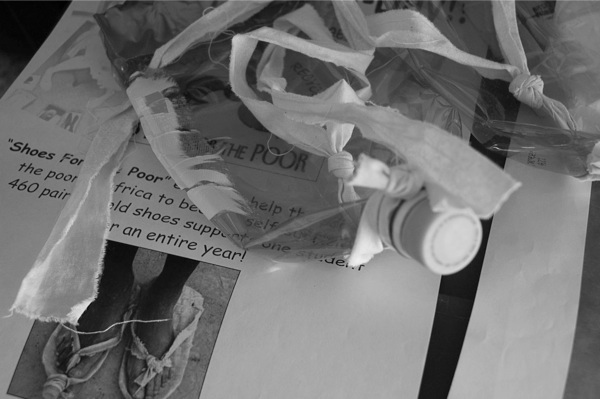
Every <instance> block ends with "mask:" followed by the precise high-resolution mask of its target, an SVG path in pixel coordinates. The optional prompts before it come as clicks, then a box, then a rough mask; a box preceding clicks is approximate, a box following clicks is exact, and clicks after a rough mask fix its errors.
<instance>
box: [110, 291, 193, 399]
mask: <svg viewBox="0 0 600 399" xmlns="http://www.w3.org/2000/svg"><path fill="white" fill-rule="evenodd" d="M203 301H204V299H203V298H202V296H201V295H200V294H199V293H198V292H196V291H195V290H194V289H192V288H189V287H187V286H184V288H183V291H182V293H181V296H180V297H179V300H178V301H177V304H176V305H175V308H174V309H173V320H172V322H173V331H174V332H175V340H174V341H173V343H172V344H171V347H170V348H169V349H168V350H167V352H165V353H164V354H163V355H162V356H161V358H160V359H157V358H156V357H154V356H152V355H151V354H150V353H148V350H147V349H146V347H145V346H144V343H143V342H142V341H141V340H140V339H139V338H138V337H137V335H136V334H135V327H134V325H133V323H132V325H131V343H130V345H129V347H128V348H127V350H126V352H125V354H124V355H123V360H122V362H121V370H120V372H119V387H120V388H121V392H122V393H123V396H124V397H125V398H126V399H134V398H135V399H141V398H144V397H145V396H146V394H145V388H146V386H147V385H148V383H150V382H151V381H152V380H153V379H154V378H155V377H157V376H160V375H161V374H162V373H163V372H165V373H166V372H167V371H168V374H166V375H167V376H168V377H167V379H166V381H164V378H163V383H162V385H161V386H160V387H159V388H158V390H157V391H155V394H154V395H153V399H165V398H167V397H169V396H170V395H171V394H172V393H173V392H175V390H176V389H177V387H178V386H179V385H180V384H181V381H182V380H183V374H184V372H185V368H186V367H187V363H188V358H189V355H190V350H191V349H192V345H193V340H194V333H195V332H196V329H197V327H198V320H200V316H201V315H202V312H203V311H204V307H203V306H202V304H203ZM130 356H133V357H135V358H137V359H140V360H144V361H145V362H146V367H145V368H144V370H143V371H142V373H141V374H140V375H139V376H137V377H136V379H135V380H134V382H135V384H136V385H137V387H138V388H137V389H136V391H135V392H129V390H128V388H127V385H128V379H127V360H128V359H129V358H130ZM167 368H168V369H169V370H165V369H167Z"/></svg>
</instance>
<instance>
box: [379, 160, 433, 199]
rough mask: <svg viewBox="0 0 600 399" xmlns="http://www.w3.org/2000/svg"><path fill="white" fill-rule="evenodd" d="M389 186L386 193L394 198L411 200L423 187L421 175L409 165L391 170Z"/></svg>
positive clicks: (398, 166) (394, 167)
mask: <svg viewBox="0 0 600 399" xmlns="http://www.w3.org/2000/svg"><path fill="white" fill-rule="evenodd" d="M388 179H389V180H388V184H387V186H386V187H385V189H384V191H385V192H386V193H387V194H388V195H390V196H392V197H394V198H409V197H412V196H413V195H415V194H416V193H418V192H419V191H420V190H421V188H422V187H423V184H424V180H423V176H422V175H421V173H417V172H416V171H415V170H411V169H410V168H409V167H408V165H407V164H402V165H397V166H393V167H391V168H390V170H389V175H388Z"/></svg>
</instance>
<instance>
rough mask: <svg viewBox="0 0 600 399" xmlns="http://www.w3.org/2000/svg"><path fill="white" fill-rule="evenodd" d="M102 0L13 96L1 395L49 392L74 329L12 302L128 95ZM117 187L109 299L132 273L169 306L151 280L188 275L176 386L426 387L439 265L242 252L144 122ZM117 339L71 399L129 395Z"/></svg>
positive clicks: (66, 22)
mask: <svg viewBox="0 0 600 399" xmlns="http://www.w3.org/2000/svg"><path fill="white" fill-rule="evenodd" d="M96 6H97V5H95V4H93V3H90V2H74V3H73V4H72V5H71V7H70V8H69V9H68V10H67V12H66V14H65V16H64V17H63V19H62V20H61V22H60V23H59V25H58V26H57V27H56V29H55V31H54V32H53V34H52V35H51V36H50V37H49V39H48V41H47V42H46V43H45V45H44V46H43V48H42V49H40V51H39V52H38V54H37V55H36V57H35V58H34V59H33V61H32V62H31V63H30V64H29V65H28V67H27V68H26V69H25V71H24V72H23V74H22V75H21V76H20V77H19V79H18V80H17V82H15V84H14V85H13V86H12V88H11V89H10V90H9V91H8V92H7V94H6V96H5V97H4V98H3V100H2V103H1V104H0V121H1V122H0V123H1V125H0V133H1V139H0V143H1V144H0V170H1V171H2V172H0V185H1V187H2V189H1V190H0V204H1V207H0V223H2V226H4V228H3V229H1V231H0V246H1V249H0V253H1V258H0V284H1V286H2V289H1V290H0V306H1V308H2V309H4V314H3V316H6V317H4V318H1V319H0V337H1V338H2V339H1V343H0V347H1V350H2V353H3V361H2V366H1V373H0V396H1V397H6V398H27V399H29V398H38V397H40V396H41V392H42V390H43V389H44V385H45V384H46V385H48V384H47V383H48V375H50V374H52V370H53V367H54V366H55V361H54V362H53V361H52V359H50V360H49V358H48V356H50V357H51V355H52V353H54V352H55V351H53V350H52V349H53V348H55V347H57V345H62V343H61V342H62V341H61V340H64V336H66V335H69V330H67V329H65V328H61V327H58V326H57V325H56V323H43V322H39V321H36V322H33V321H31V320H29V319H27V318H25V317H24V316H22V315H20V314H16V313H15V314H10V313H9V309H10V307H11V305H12V303H13V301H14V299H15V296H16V294H17V292H18V290H19V286H20V282H21V281H22V279H23V278H24V277H25V275H26V274H27V272H28V271H29V269H30V268H31V266H32V265H33V263H34V261H35V259H36V257H37V255H38V253H39V251H40V250H41V248H42V246H43V245H44V243H45V240H46V238H47V237H48V235H49V233H50V231H51V229H52V227H53V225H54V222H55V221H56V219H57V217H58V215H59V213H60V211H61V209H62V207H63V206H64V204H65V202H66V201H67V200H68V198H69V197H70V195H71V192H72V190H73V187H74V185H75V184H76V183H77V178H78V171H79V169H80V167H81V164H82V163H83V160H84V158H85V155H86V151H87V148H88V147H89V144H90V142H91V140H92V139H93V137H94V133H95V132H96V131H97V129H98V127H99V126H100V125H101V124H102V123H103V122H104V121H106V120H107V119H109V118H110V117H111V116H113V115H115V114H116V113H118V112H120V111H121V110H122V109H123V108H124V107H126V106H127V104H126V102H125V101H124V100H125V96H124V94H123V92H122V90H121V88H120V87H119V86H118V85H116V84H115V83H114V82H113V81H111V80H110V77H111V75H110V72H109V70H107V69H106V68H105V67H107V62H108V61H107V60H106V59H105V56H104V53H103V49H102V47H101V45H100V43H99V42H98V41H99V37H98V36H97V26H96V25H95V22H94V20H93V18H92V15H93V12H94V11H95V8H94V7H96ZM232 161H235V157H234V156H232ZM112 189H113V194H114V196H113V201H112V203H111V225H110V232H109V237H108V242H107V246H106V258H105V269H104V273H103V275H102V277H101V280H100V282H99V287H100V291H99V295H98V301H101V299H100V298H122V297H123V295H124V293H127V294H130V295H131V296H133V294H134V292H133V289H132V288H131V287H132V286H131V285H130V284H129V283H130V282H132V281H133V282H135V286H139V287H141V288H140V289H141V293H140V294H139V295H138V296H137V298H139V299H137V300H136V302H135V303H136V305H137V306H139V308H143V307H144V306H145V308H146V309H150V310H152V309H153V308H156V307H157V306H158V305H160V304H161V303H165V302H163V301H161V300H159V299H158V298H159V297H155V296H154V294H153V292H154V291H151V290H152V289H154V290H155V291H158V289H157V288H156V287H159V286H160V287H163V289H162V290H160V295H166V296H168V293H169V292H171V291H169V287H172V285H177V284H179V289H180V290H181V292H182V295H181V296H180V297H179V299H178V300H177V301H172V302H173V303H172V305H173V317H170V318H169V319H170V320H169V323H172V329H173V332H174V334H178V333H182V334H189V333H190V331H191V334H192V336H193V338H192V340H191V341H190V340H187V339H186V342H191V345H188V346H187V347H185V348H184V349H177V350H176V352H175V355H173V356H172V358H170V360H169V362H171V364H174V366H173V370H174V371H173V374H177V376H172V377H173V378H176V377H177V378H181V380H182V381H181V383H180V384H179V385H178V386H177V389H176V391H175V392H174V393H173V394H172V395H171V396H170V397H172V398H232V397H264V398H281V397H311V398H312V397H327V398H364V397H373V396H375V397H384V396H390V395H391V396H396V397H406V398H411V397H413V398H414V397H417V394H418V390H419V384H420V376H421V373H422V370H423V365H424V363H425V355H426V352H427V347H428V343H429V334H430V331H431V325H432V321H433V314H434V310H435V306H436V300H437V291H438V287H439V277H438V276H435V275H433V274H432V273H430V272H428V271H427V270H425V269H424V268H422V267H420V266H418V265H417V264H416V262H413V261H410V260H406V259H404V258H401V257H400V256H398V255H397V254H394V253H391V252H385V253H383V254H381V255H380V256H378V257H377V258H376V259H375V260H374V261H372V262H371V263H369V265H368V267H367V266H359V267H355V268H351V267H348V265H347V263H346V262H345V261H344V260H343V259H335V258H328V259H322V260H320V261H314V262H308V263H275V262H272V261H268V260H266V259H264V258H262V257H260V256H258V255H256V254H254V253H252V252H247V251H244V250H242V249H240V248H238V247H236V246H235V245H233V244H232V243H231V242H230V241H229V240H228V239H227V238H225V236H224V235H223V234H222V233H221V232H220V231H219V230H218V229H217V228H216V227H214V226H213V225H212V224H211V223H210V222H209V221H208V220H207V219H206V218H205V217H204V216H203V215H202V214H201V213H200V212H199V210H198V209H197V208H196V207H195V206H194V205H193V204H191V202H190V201H189V199H188V198H187V197H186V195H185V193H184V192H182V191H180V190H178V189H177V187H176V186H175V184H174V182H173V181H172V180H171V178H170V176H169V175H168V173H167V172H166V171H165V170H164V169H163V168H162V166H161V165H160V163H159V162H158V160H157V159H156V157H155V156H154V154H153V152H152V150H151V148H150V146H149V145H148V144H147V143H146V141H145V140H144V138H143V135H142V133H141V132H140V133H138V134H136V135H134V136H133V138H132V140H131V142H130V143H129V145H128V147H127V152H126V154H125V157H124V161H123V163H122V165H121V168H120V170H119V172H118V174H117V175H116V179H115V182H114V186H113V188H112ZM257 206H261V205H260V204H258V203H257ZM274 206H275V205H274ZM182 286H183V287H182ZM119 287H124V288H122V289H121V290H120V288H119ZM148 287H150V288H148ZM164 287H167V288H164ZM148 292H150V294H148ZM151 294H152V295H151ZM111 295H112V296H111ZM160 298H163V297H160ZM176 299H177V298H176ZM165 301H167V300H166V299H165ZM119 304H120V301H119V300H114V301H113V305H114V306H115V307H116V308H117V307H118V306H119ZM88 310H89V311H86V312H85V313H84V315H83V316H82V318H84V317H85V320H82V319H80V324H82V323H87V324H88V325H90V326H91V325H105V324H107V323H108V320H113V319H114V320H116V321H120V320H125V319H122V315H121V314H116V313H114V312H113V313H107V312H102V311H97V309H96V307H95V305H94V304H93V303H92V305H90V307H89V308H88ZM142 324H143V323H139V324H138V327H136V328H137V330H136V331H138V332H139V334H141V333H142V330H144V327H145V326H146V324H143V326H142ZM162 325H164V324H162ZM182 326H183V327H186V326H187V327H189V328H182ZM190 326H191V327H190ZM121 327H122V328H121ZM155 327H156V326H155ZM169 327H170V326H169ZM156 328H159V327H156ZM114 330H120V331H121V333H122V335H123V336H124V337H127V336H129V335H130V333H129V331H130V325H129V324H123V325H120V327H119V328H116V329H112V330H111V331H109V332H108V333H106V332H105V333H104V334H99V335H98V336H96V335H90V336H87V335H85V334H80V335H79V338H78V340H79V342H80V344H81V345H82V346H83V345H89V344H96V343H100V342H98V341H102V342H113V341H112V337H114V336H115V333H114ZM151 330H152V329H151V328H150V329H146V330H145V331H146V332H148V331H151ZM182 330H185V331H182ZM96 331H97V330H96ZM117 333H119V332H118V331H117ZM117 335H118V334H117ZM159 336H160V334H159ZM182 336H183V335H182ZM103 340H105V341H103ZM106 345H108V349H106V348H105V349H102V350H101V351H100V352H99V353H100V354H99V355H94V356H95V357H93V358H92V359H93V362H94V365H92V366H89V365H88V367H90V368H92V369H93V368H95V367H96V365H98V370H97V371H96V372H94V373H93V375H92V376H91V377H90V378H89V379H87V375H86V374H87V372H88V371H89V370H88V369H86V370H81V371H79V374H82V375H80V376H79V377H81V378H82V379H87V380H86V381H85V382H84V383H77V384H73V385H72V386H69V387H68V391H67V393H68V395H70V397H86V398H100V397H111V398H118V397H121V396H120V395H121V389H120V387H119V382H120V381H125V384H127V383H128V377H127V376H128V375H131V374H133V372H132V371H131V369H134V370H135V368H136V367H137V366H136V360H135V359H134V358H133V357H132V355H131V353H132V350H135V349H132V348H133V344H132V343H131V340H130V339H126V338H123V339H122V340H120V341H118V344H117V345H116V346H114V345H112V344H111V345H109V344H106ZM48 348H50V349H48ZM123 359H126V361H125V362H128V363H126V364H128V366H123V365H122V364H124V360H123ZM54 360H56V359H54ZM122 370H125V371H122ZM123 373H125V377H123V376H122V374H123ZM52 383H54V382H52ZM164 384H165V385H169V384H170V382H169V381H168V380H167V381H164Z"/></svg>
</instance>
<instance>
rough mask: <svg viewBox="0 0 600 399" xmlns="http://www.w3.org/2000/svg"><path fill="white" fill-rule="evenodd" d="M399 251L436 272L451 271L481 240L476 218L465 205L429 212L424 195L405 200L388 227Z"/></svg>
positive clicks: (468, 259) (467, 259) (463, 264)
mask: <svg viewBox="0 0 600 399" xmlns="http://www.w3.org/2000/svg"><path fill="white" fill-rule="evenodd" d="M390 233H391V239H392V242H393V245H394V246H395V247H396V249H398V250H399V252H401V253H404V254H405V255H407V256H409V257H411V258H413V259H415V260H417V261H419V262H420V263H421V264H423V265H424V266H425V267H427V268H428V269H430V270H432V271H433V272H435V273H437V274H442V275H446V274H452V273H456V272H458V271H459V270H461V269H463V268H464V267H466V266H467V265H468V264H469V263H470V262H471V261H472V260H473V258H474V257H475V255H476V254H477V251H478V250H479V246H480V245H481V240H482V235H483V234H482V228H481V222H480V221H479V218H478V217H477V216H476V215H475V214H474V213H473V212H472V211H470V210H468V209H456V210H450V211H446V212H433V211H432V210H431V207H430V206H429V201H428V200H427V197H426V196H418V197H416V198H414V199H412V200H409V201H407V202H406V203H405V204H403V205H402V206H401V209H400V210H399V212H398V213H397V214H396V216H395V218H394V221H393V224H392V229H391V231H390Z"/></svg>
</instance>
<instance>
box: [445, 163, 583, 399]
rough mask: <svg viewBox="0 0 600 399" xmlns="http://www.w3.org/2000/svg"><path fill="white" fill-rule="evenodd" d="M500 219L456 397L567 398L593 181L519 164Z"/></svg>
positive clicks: (496, 221)
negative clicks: (514, 185) (517, 182)
mask: <svg viewBox="0 0 600 399" xmlns="http://www.w3.org/2000/svg"><path fill="white" fill-rule="evenodd" d="M505 170H506V171H508V172H509V173H510V174H511V175H513V176H514V177H515V178H517V179H518V180H520V181H521V182H523V187H522V188H521V189H520V190H519V191H518V192H517V193H515V195H514V196H513V197H512V198H511V199H510V200H509V201H507V203H506V204H505V205H504V207H503V208H502V210H501V211H500V212H498V214H497V215H496V216H495V217H494V220H493V222H492V228H491V233H490V238H489V242H488V246H487V250H486V254H485V261H484V265H483V270H482V273H481V278H480V281H479V287H478V290H477V296H476V298H475V305H474V307H473V312H472V315H471V319H470V322H469V328H468V330H467V335H466V337H465V342H464V345H463V348H462V352H461V357H460V360H459V363H458V367H457V370H456V374H455V376H454V381H453V384H452V388H451V391H450V397H451V398H460V399H466V398H544V399H549V398H561V397H562V395H563V391H564V387H565V383H566V378H567V372H568V367H569V359H570V355H571V348H572V344H573V336H574V331H575V321H576V317H577V307H578V304H579V290H580V284H581V275H582V266H583V255H584V246H585V238H586V226H587V217H588V208H589V199H590V187H591V184H590V183H582V182H579V181H577V180H575V179H573V178H571V177H568V176H562V175H558V174H554V173H550V172H546V171H543V170H540V169H535V168H532V167H530V166H526V165H523V164H522V163H518V162H516V161H512V160H508V161H507V162H506V166H505Z"/></svg>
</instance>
